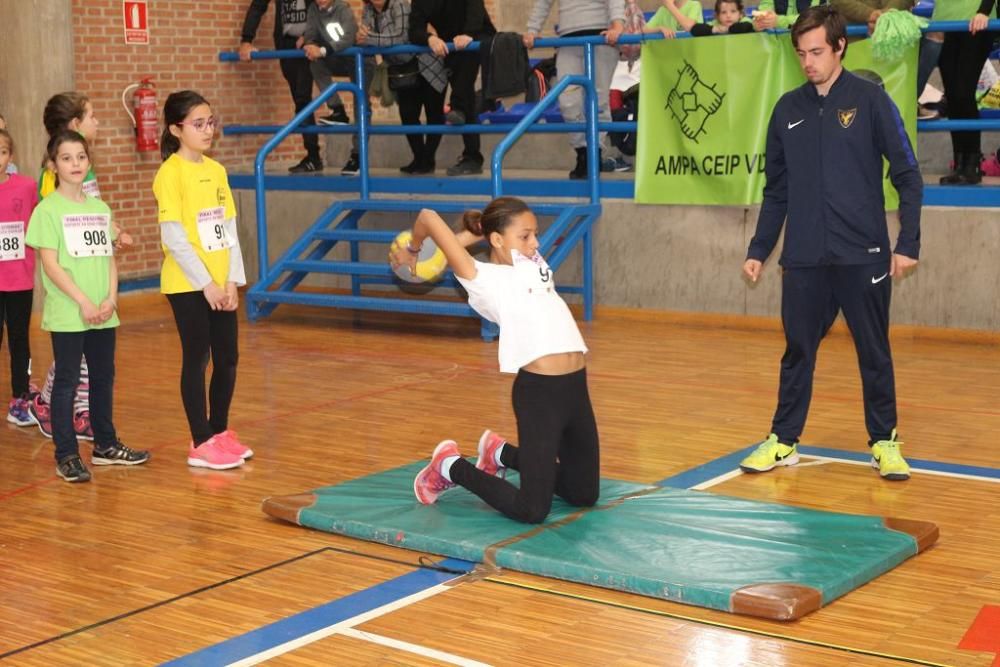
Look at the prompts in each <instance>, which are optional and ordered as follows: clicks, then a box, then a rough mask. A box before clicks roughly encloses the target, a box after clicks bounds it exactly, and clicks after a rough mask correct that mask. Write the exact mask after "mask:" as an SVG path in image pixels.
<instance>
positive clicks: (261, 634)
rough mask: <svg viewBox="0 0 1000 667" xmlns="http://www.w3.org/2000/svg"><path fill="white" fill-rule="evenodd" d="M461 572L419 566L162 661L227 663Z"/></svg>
mask: <svg viewBox="0 0 1000 667" xmlns="http://www.w3.org/2000/svg"><path fill="white" fill-rule="evenodd" d="M437 565H439V566H441V567H443V568H448V569H451V570H461V571H464V572H468V571H470V570H471V569H472V568H473V567H475V563H470V562H468V561H464V560H458V559H455V558H448V559H445V560H443V561H441V562H439V563H437ZM458 576H461V575H456V574H450V573H446V572H439V571H437V570H430V569H426V568H421V569H419V570H416V571H415V572H410V573H408V574H404V575H403V576H400V577H396V578H395V579H390V580H389V581H386V582H383V583H381V584H377V585H375V586H372V587H370V588H366V589H364V590H361V591H358V592H357V593H352V594H351V595H347V596H344V597H342V598H339V599H337V600H333V601H332V602H328V603H326V604H324V605H320V606H319V607H314V608H312V609H308V610H306V611H303V612H300V613H298V614H295V615H294V616H289V617H288V618H284V619H282V620H280V621H275V622H274V623H271V624H270V625H265V626H264V627H262V628H259V629H257V630H251V631H250V632H247V633H245V634H242V635H239V636H238V637H233V638H232V639H227V640H226V641H224V642H220V643H218V644H214V645H212V646H209V647H207V648H204V649H202V650H200V651H195V652H194V653H189V654H188V655H185V656H182V657H180V658H176V659H175V660H171V661H170V662H167V663H164V665H169V666H172V667H195V666H196V665H198V666H200V665H213V666H214V665H228V664H230V663H233V662H236V661H238V660H243V659H245V658H249V657H250V656H253V655H257V654H258V653H262V652H264V651H267V650H269V649H272V648H274V647H276V646H280V645H281V644H284V643H286V642H290V641H293V640H295V639H298V638H299V637H303V636H305V635H308V634H309V633H312V632H316V631H317V630H322V629H324V628H328V627H330V626H331V625H335V624H337V623H340V622H341V621H345V620H347V619H350V618H354V617H355V616H358V615H360V614H363V613H365V612H368V611H371V610H372V609H376V608H378V607H381V606H383V605H386V604H390V603H392V602H395V601H397V600H401V599H402V598H405V597H406V596H408V595H413V594H414V593H419V592H420V591H423V590H426V589H428V588H431V587H433V586H437V585H438V584H442V583H444V582H446V581H450V580H452V579H455V578H457V577H458Z"/></svg>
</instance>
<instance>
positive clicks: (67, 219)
mask: <svg viewBox="0 0 1000 667" xmlns="http://www.w3.org/2000/svg"><path fill="white" fill-rule="evenodd" d="M63 236H64V237H65V239H66V251H67V252H69V254H70V256H71V257H108V256H110V255H111V216H110V215H108V214H107V213H85V214H80V215H64V216H63Z"/></svg>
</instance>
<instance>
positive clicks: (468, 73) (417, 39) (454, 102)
mask: <svg viewBox="0 0 1000 667" xmlns="http://www.w3.org/2000/svg"><path fill="white" fill-rule="evenodd" d="M428 24H430V26H431V27H432V28H433V30H429V29H428ZM409 34H410V42H411V43H413V44H418V45H420V46H429V47H430V49H431V51H433V52H434V54H435V55H437V56H440V57H442V58H444V64H445V67H446V68H447V70H448V83H449V85H450V86H451V111H450V112H449V114H448V122H449V123H450V124H452V125H462V124H476V123H478V122H479V118H478V112H477V109H476V77H477V76H478V75H479V54H478V53H475V52H471V51H464V49H465V47H467V46H468V45H469V44H470V43H472V42H473V41H475V40H478V39H480V38H482V37H486V36H487V35H494V34H496V28H494V27H493V22H492V21H491V20H490V15H489V14H488V13H487V12H486V6H485V5H484V4H483V0H413V2H412V3H411V5H410V25H409ZM447 42H452V43H453V44H454V46H455V50H454V51H450V50H449V49H448V45H447ZM426 102H429V98H427V99H425V103H426ZM428 123H430V119H428ZM431 143H432V142H430V141H428V142H425V144H424V152H425V157H429V159H430V161H433V159H434V155H433V153H431V154H430V155H427V153H428V152H429V149H428V148H427V146H428V144H431ZM462 143H463V150H462V155H461V157H460V158H459V159H458V162H456V163H455V164H453V165H452V166H450V167H448V175H449V176H465V175H468V174H481V173H483V154H482V153H481V152H480V151H479V146H480V144H479V135H478V134H475V133H471V132H469V133H465V134H463V135H462ZM433 148H434V149H435V150H436V149H437V146H436V144H435V145H433Z"/></svg>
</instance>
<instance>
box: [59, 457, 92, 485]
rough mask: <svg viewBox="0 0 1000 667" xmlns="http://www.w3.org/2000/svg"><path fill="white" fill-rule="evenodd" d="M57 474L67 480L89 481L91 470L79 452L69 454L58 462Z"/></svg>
mask: <svg viewBox="0 0 1000 667" xmlns="http://www.w3.org/2000/svg"><path fill="white" fill-rule="evenodd" d="M56 474H57V475H59V476H60V477H62V478H63V479H64V480H66V481H67V482H89V481H90V471H89V470H87V466H85V465H83V461H82V460H80V456H79V455H78V454H73V455H71V456H67V457H66V458H64V459H63V460H62V461H60V462H59V463H57V464H56Z"/></svg>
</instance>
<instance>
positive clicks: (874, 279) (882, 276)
mask: <svg viewBox="0 0 1000 667" xmlns="http://www.w3.org/2000/svg"><path fill="white" fill-rule="evenodd" d="M888 275H889V274H888V273H883V274H882V275H881V276H879V277H878V278H876V277H875V276H872V285H877V284H879V283H880V282H882V281H883V280H885V278H886V276H888Z"/></svg>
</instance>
